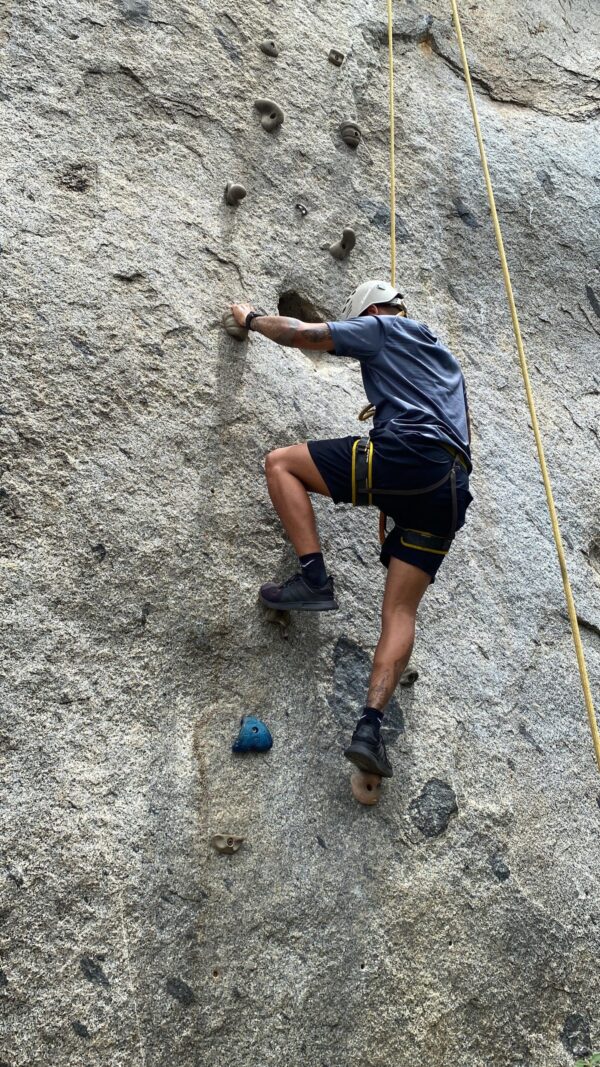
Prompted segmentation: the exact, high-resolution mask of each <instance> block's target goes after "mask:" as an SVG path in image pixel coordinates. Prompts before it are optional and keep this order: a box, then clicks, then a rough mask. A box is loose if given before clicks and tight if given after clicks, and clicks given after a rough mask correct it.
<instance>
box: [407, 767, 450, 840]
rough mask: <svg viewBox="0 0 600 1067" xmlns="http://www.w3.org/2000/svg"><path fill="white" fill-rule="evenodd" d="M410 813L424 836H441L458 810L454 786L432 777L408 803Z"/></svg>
mask: <svg viewBox="0 0 600 1067" xmlns="http://www.w3.org/2000/svg"><path fill="white" fill-rule="evenodd" d="M408 812H409V815H410V817H411V819H412V821H413V822H414V824H415V826H417V827H418V828H419V830H420V831H421V833H422V834H423V835H424V837H439V835H440V834H443V832H444V830H446V829H447V826H448V823H449V822H450V819H451V818H452V816H453V815H456V814H457V812H458V806H457V804H456V796H455V794H454V790H453V789H452V786H449V785H448V783H447V782H441V781H440V779H439V778H432V779H431V780H430V781H429V782H426V783H425V785H424V786H423V788H422V790H421V792H420V793H419V795H418V797H415V798H414V799H413V800H411V802H410V804H409V805H408Z"/></svg>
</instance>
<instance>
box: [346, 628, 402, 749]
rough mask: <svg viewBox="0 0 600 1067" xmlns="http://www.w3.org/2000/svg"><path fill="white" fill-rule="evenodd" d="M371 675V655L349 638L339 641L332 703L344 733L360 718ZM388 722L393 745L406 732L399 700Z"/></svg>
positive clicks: (386, 728)
mask: <svg viewBox="0 0 600 1067" xmlns="http://www.w3.org/2000/svg"><path fill="white" fill-rule="evenodd" d="M370 674H371V657H370V656H369V654H368V652H365V650H364V648H361V647H360V645H357V644H356V642H355V641H352V640H351V639H350V638H348V637H340V638H338V640H337V642H336V646H335V649H334V652H333V693H332V695H331V696H330V697H328V700H329V706H330V707H331V709H332V711H333V712H334V713H335V714H336V716H337V718H338V721H339V723H340V725H341V726H342V727H343V729H344V731H347V730H348V729H349V727H351V726H353V725H354V723H355V721H356V719H357V718H358V703H357V702H358V701H359V700H360V699H361V695H362V694H365V693H366V692H367V688H368V685H369V676H370ZM384 722H385V726H384V736H385V741H386V743H388V742H389V743H391V744H393V743H394V742H395V741H396V740H397V739H398V736H399V735H400V734H403V733H404V718H403V716H402V709H401V708H400V705H399V704H398V701H397V700H396V698H395V697H392V699H391V700H390V702H389V704H388V706H387V708H386V712H385V720H384Z"/></svg>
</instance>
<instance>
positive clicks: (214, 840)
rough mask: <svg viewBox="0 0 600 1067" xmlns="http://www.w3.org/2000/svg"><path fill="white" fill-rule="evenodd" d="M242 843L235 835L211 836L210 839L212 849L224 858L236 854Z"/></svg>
mask: <svg viewBox="0 0 600 1067" xmlns="http://www.w3.org/2000/svg"><path fill="white" fill-rule="evenodd" d="M243 841H244V838H243V837H236V836H235V834H213V836H212V837H211V839H210V843H211V845H212V847H213V848H214V849H216V851H217V852H221V853H222V854H225V855H226V856H231V855H233V853H234V852H237V850H238V848H239V847H240V845H241V844H242V843H243Z"/></svg>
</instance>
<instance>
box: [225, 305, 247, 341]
mask: <svg viewBox="0 0 600 1067" xmlns="http://www.w3.org/2000/svg"><path fill="white" fill-rule="evenodd" d="M221 322H222V323H223V326H224V327H225V329H226V330H227V333H228V334H229V336H230V337H235V339H236V341H247V340H248V331H247V330H246V329H245V328H244V327H243V326H240V324H239V322H236V320H235V319H234V317H233V315H232V314H231V311H225V312H224V313H223V317H222V318H221Z"/></svg>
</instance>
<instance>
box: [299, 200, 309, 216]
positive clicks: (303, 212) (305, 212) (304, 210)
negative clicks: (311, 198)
mask: <svg viewBox="0 0 600 1067" xmlns="http://www.w3.org/2000/svg"><path fill="white" fill-rule="evenodd" d="M296 211H299V212H300V214H301V215H302V217H303V218H304V217H305V216H306V215H308V208H307V207H306V206H305V205H304V204H300V203H297V204H296Z"/></svg>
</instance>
